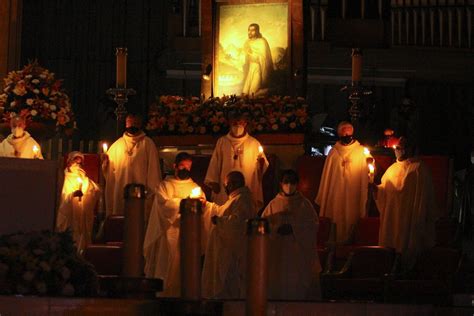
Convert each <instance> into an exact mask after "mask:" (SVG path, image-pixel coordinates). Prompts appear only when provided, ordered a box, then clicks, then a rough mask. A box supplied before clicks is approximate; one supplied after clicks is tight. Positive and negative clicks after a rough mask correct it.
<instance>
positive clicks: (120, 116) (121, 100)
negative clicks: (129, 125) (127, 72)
mask: <svg viewBox="0 0 474 316" xmlns="http://www.w3.org/2000/svg"><path fill="white" fill-rule="evenodd" d="M106 93H107V94H108V95H110V96H111V98H112V99H113V100H114V101H115V103H117V108H116V109H115V116H116V117H117V126H116V129H115V132H116V136H117V137H120V135H121V134H122V133H123V129H124V125H125V117H126V116H127V108H126V107H125V104H126V103H127V102H128V96H129V95H135V94H136V93H137V92H136V91H135V90H133V89H128V88H110V89H108V90H107V91H106Z"/></svg>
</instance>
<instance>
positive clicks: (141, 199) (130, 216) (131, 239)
mask: <svg viewBox="0 0 474 316" xmlns="http://www.w3.org/2000/svg"><path fill="white" fill-rule="evenodd" d="M124 193H125V194H124V198H125V210H124V215H125V222H124V236H123V237H124V238H123V269H122V276H124V277H137V278H139V277H143V269H144V259H143V239H144V236H145V234H144V217H145V195H146V193H145V186H144V185H143V184H137V183H131V184H127V186H126V187H125V192H124Z"/></svg>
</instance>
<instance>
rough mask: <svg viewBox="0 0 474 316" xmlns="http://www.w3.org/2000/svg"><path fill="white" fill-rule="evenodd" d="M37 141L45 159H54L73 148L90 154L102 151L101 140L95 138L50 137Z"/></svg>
mask: <svg viewBox="0 0 474 316" xmlns="http://www.w3.org/2000/svg"><path fill="white" fill-rule="evenodd" d="M39 143H40V146H41V152H42V154H43V157H44V158H45V159H55V160H56V159H58V158H59V157H61V156H62V155H64V154H66V153H69V152H71V151H75V150H77V151H80V152H82V153H92V154H93V153H100V152H102V142H101V141H96V140H81V141H73V140H72V139H63V138H51V139H48V140H44V141H40V142H39ZM109 146H110V144H109Z"/></svg>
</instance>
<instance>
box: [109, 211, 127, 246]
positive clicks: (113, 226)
mask: <svg viewBox="0 0 474 316" xmlns="http://www.w3.org/2000/svg"><path fill="white" fill-rule="evenodd" d="M124 221H125V220H124V216H123V215H111V216H109V217H107V219H106V220H105V223H104V242H105V243H116V242H123V227H124Z"/></svg>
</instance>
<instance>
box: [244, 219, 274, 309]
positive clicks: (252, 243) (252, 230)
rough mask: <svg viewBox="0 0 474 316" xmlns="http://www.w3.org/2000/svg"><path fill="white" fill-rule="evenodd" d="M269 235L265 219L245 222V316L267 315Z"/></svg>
mask: <svg viewBox="0 0 474 316" xmlns="http://www.w3.org/2000/svg"><path fill="white" fill-rule="evenodd" d="M269 233H270V229H269V224H268V221H267V220H266V219H265V218H255V219H249V220H248V221H247V236H248V248H247V307H246V309H247V313H246V315H247V316H265V315H267V287H268V237H269Z"/></svg>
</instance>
